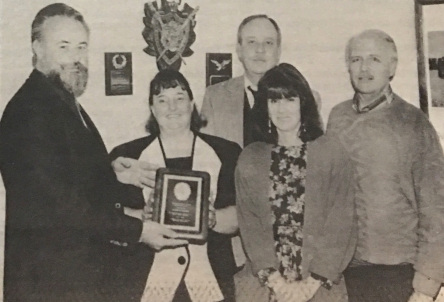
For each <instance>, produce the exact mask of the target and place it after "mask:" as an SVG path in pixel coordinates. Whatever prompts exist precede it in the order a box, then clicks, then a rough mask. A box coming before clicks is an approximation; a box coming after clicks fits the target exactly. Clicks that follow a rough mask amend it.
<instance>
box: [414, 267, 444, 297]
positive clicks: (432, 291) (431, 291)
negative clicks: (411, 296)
mask: <svg viewBox="0 0 444 302" xmlns="http://www.w3.org/2000/svg"><path fill="white" fill-rule="evenodd" d="M440 287H441V282H439V281H437V280H434V279H432V278H430V277H427V276H426V275H423V274H421V273H420V272H416V273H415V277H414V278H413V289H414V290H415V291H416V292H420V293H422V294H424V295H427V296H429V297H435V296H436V294H437V293H438V291H439V288H440Z"/></svg>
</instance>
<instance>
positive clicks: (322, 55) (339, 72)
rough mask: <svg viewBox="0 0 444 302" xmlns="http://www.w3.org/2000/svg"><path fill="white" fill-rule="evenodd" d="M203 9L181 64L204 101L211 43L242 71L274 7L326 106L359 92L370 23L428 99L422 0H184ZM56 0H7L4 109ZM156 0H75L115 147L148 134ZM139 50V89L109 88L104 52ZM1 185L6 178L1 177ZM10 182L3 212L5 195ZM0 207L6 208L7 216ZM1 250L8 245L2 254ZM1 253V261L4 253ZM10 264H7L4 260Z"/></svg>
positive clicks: (101, 112) (407, 83) (289, 53)
mask: <svg viewBox="0 0 444 302" xmlns="http://www.w3.org/2000/svg"><path fill="white" fill-rule="evenodd" d="M183 1H184V2H187V3H188V4H190V5H191V6H192V7H195V6H197V5H199V6H200V10H199V12H198V13H197V17H196V20H197V25H196V34H197V40H196V42H195V43H194V45H193V46H192V49H193V50H194V52H195V53H194V55H192V56H191V57H189V58H185V61H186V65H182V68H181V71H182V72H183V73H184V74H185V76H186V77H187V78H188V79H189V81H190V83H191V85H192V89H193V91H194V94H195V99H196V102H197V104H198V105H199V106H200V104H201V101H202V97H203V93H204V89H205V78H204V74H205V65H204V64H205V53H207V52H233V58H234V63H233V73H234V75H240V74H241V73H242V68H241V65H240V64H239V62H238V61H237V59H236V55H235V53H234V49H235V42H236V30H237V26H238V24H239V23H240V21H241V20H242V19H243V18H244V17H246V16H247V15H250V14H256V13H267V14H268V15H270V16H271V17H273V18H274V19H275V20H276V21H277V22H278V23H279V25H280V27H281V29H282V34H283V51H282V61H283V62H289V63H292V64H294V65H296V66H297V67H298V68H299V69H300V70H301V72H302V73H303V74H304V75H305V76H306V77H307V79H308V80H309V82H310V83H311V85H312V87H313V88H314V89H315V90H317V91H318V92H319V93H320V94H321V96H322V99H323V107H322V115H323V118H324V121H326V120H327V117H328V113H329V111H330V110H331V108H332V107H333V106H334V105H335V104H337V103H338V102H340V101H342V100H345V99H347V98H350V97H351V96H352V90H351V87H350V84H349V81H348V75H347V72H346V69H345V64H344V47H345V44H346V42H347V40H348V38H349V37H350V36H351V35H353V34H355V33H358V32H360V31H361V30H363V29H367V28H379V29H382V30H384V31H387V32H388V33H390V34H391V35H392V36H393V38H394V39H395V41H396V43H397V45H398V49H399V66H398V71H397V75H396V77H395V79H394V81H393V88H394V90H395V91H396V92H397V93H399V94H400V95H401V96H402V97H404V98H406V99H407V100H408V101H410V102H412V103H413V104H415V105H417V106H419V103H418V81H417V67H416V46H415V33H414V5H413V1H405V0H335V1H330V0H310V1H307V0H267V1H265V0H249V1H238V0H223V1H209V0H201V1H199V0H188V1H186V0H183ZM52 2H53V1H49V0H26V1H16V0H2V2H0V3H1V5H2V13H1V35H2V38H1V56H0V62H1V77H2V81H1V90H0V91H1V100H0V113H1V112H2V111H3V108H4V106H5V105H6V103H7V102H8V100H9V99H10V98H11V97H12V96H13V94H14V93H15V91H16V90H17V89H18V88H19V87H20V86H21V85H22V83H23V81H24V80H25V79H26V77H27V76H28V74H29V73H30V71H31V47H30V26H31V22H32V19H33V18H34V16H35V14H36V13H37V11H38V10H39V9H40V8H42V7H43V6H45V5H47V4H49V3H52ZM145 2H146V0H132V1H117V0H90V1H87V0H67V1H66V3H67V4H69V5H72V6H73V7H75V8H77V9H78V10H79V11H80V12H82V13H83V14H84V16H85V18H86V20H87V22H88V23H89V25H90V28H91V41H90V81H89V84H88V89H87V92H86V93H85V95H84V96H82V97H81V98H80V102H81V103H82V104H83V105H84V107H85V108H86V110H87V111H88V112H89V113H90V115H91V116H92V118H93V120H94V121H95V123H96V125H97V127H98V128H99V130H100V131H101V133H102V135H103V138H104V140H105V143H106V145H107V147H108V148H112V147H113V146H115V145H117V144H119V143H122V142H124V141H128V140H130V139H133V138H136V137H139V136H142V135H144V129H143V126H144V123H145V120H146V118H147V114H148V110H147V106H146V100H147V87H148V83H149V80H150V79H151V78H152V77H153V76H154V74H155V73H156V71H157V69H156V67H155V59H154V58H153V57H150V56H148V55H146V54H145V53H144V52H143V51H142V50H143V48H144V47H145V46H146V45H145V41H144V40H143V38H142V36H141V31H142V29H143V23H142V17H143V4H144V3H145ZM240 3H241V4H240ZM123 51H128V52H132V55H133V83H134V94H133V95H131V96H121V97H118V96H113V97H106V96H105V93H104V90H105V85H104V64H103V63H104V52H123ZM0 187H1V186H0ZM1 190H2V189H0V204H1V207H0V213H1V215H4V214H3V212H4V211H3V210H4V201H3V200H2V198H3V195H4V194H2V192H1ZM1 215H0V216H1ZM0 256H1V255H0ZM0 262H1V261H0ZM1 271H2V270H1Z"/></svg>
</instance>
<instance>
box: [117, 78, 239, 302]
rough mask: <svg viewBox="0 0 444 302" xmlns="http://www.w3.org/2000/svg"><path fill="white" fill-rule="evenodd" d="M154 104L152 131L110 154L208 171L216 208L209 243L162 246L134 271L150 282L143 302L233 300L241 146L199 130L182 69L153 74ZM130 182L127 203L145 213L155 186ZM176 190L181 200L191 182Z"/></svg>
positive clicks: (134, 210) (132, 209)
mask: <svg viewBox="0 0 444 302" xmlns="http://www.w3.org/2000/svg"><path fill="white" fill-rule="evenodd" d="M149 108H150V111H151V115H150V118H149V120H148V123H147V130H148V132H149V133H150V135H149V136H147V137H143V138H140V139H136V140H134V141H131V142H128V143H126V144H123V145H120V146H118V147H116V148H115V149H114V150H113V151H112V152H111V158H112V159H115V158H118V157H129V158H133V159H137V160H141V161H149V162H150V163H151V164H156V165H158V166H159V167H166V168H171V169H176V170H177V169H179V170H182V171H190V170H195V171H204V172H207V173H208V174H209V175H210V188H211V190H210V192H211V194H210V198H209V199H210V202H211V203H212V206H213V207H214V209H215V210H214V216H213V218H214V219H210V222H209V227H210V230H209V231H208V238H207V242H206V243H205V244H191V243H190V244H189V245H188V246H187V247H179V248H174V249H164V250H161V251H157V252H156V253H154V260H153V262H152V265H151V266H150V268H149V273H148V272H146V270H145V271H143V270H139V271H140V272H139V273H138V275H139V276H134V278H135V279H138V278H145V280H146V281H147V282H146V287H145V290H144V294H143V297H142V301H148V300H149V301H234V281H233V275H234V272H235V263H234V257H233V253H232V248H231V235H232V234H234V233H235V232H237V229H238V226H237V217H236V209H235V189H234V168H235V166H236V162H237V158H238V156H239V154H240V151H241V149H240V147H239V146H238V145H237V144H235V143H232V142H229V141H227V140H224V139H221V138H218V137H214V136H209V135H204V134H201V133H199V129H200V127H201V125H202V121H201V119H200V117H199V115H198V113H197V110H196V106H195V104H194V102H193V93H192V91H191V88H190V86H189V84H188V81H187V80H186V79H185V77H184V76H183V75H182V74H181V73H180V72H178V71H174V70H162V71H160V72H159V73H158V74H157V75H156V76H155V77H154V79H153V80H152V81H151V84H150V92H149ZM128 186H130V189H131V190H132V191H133V196H134V197H133V198H131V200H132V202H131V203H128V204H127V205H124V206H126V207H127V208H126V212H127V213H131V212H132V213H133V214H132V215H134V213H136V214H135V215H139V217H140V213H141V211H142V209H143V208H144V206H145V203H146V202H149V200H150V196H151V194H152V192H151V188H148V187H144V188H143V189H140V188H136V187H135V186H131V185H128ZM174 194H176V195H177V196H176V197H177V198H179V199H181V198H182V197H184V198H185V197H187V196H188V195H189V194H190V192H189V188H188V185H187V184H186V183H181V184H180V185H176V186H175V187H174ZM185 195H186V196H185ZM213 201H214V202H213ZM210 208H211V206H210ZM210 216H211V215H210ZM179 220H180V219H179ZM140 248H141V249H143V248H144V247H140ZM145 249H146V248H145ZM144 273H145V274H146V275H145V276H144V277H143V274H144ZM140 275H141V276H140Z"/></svg>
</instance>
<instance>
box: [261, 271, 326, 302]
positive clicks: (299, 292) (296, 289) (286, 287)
mask: <svg viewBox="0 0 444 302" xmlns="http://www.w3.org/2000/svg"><path fill="white" fill-rule="evenodd" d="M268 286H269V287H270V288H271V290H272V291H273V292H274V294H275V296H276V299H277V301H278V302H287V301H288V302H307V301H309V300H310V299H311V298H313V296H314V295H315V294H316V292H317V291H318V289H319V287H320V286H321V282H320V281H318V280H315V279H313V278H312V277H308V278H307V279H304V280H302V281H295V282H291V283H287V282H286V281H285V280H284V278H283V277H281V276H276V275H275V274H272V275H270V278H269V281H268Z"/></svg>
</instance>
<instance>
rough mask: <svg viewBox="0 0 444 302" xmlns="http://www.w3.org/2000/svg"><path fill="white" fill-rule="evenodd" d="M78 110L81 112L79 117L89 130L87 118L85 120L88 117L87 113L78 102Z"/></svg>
mask: <svg viewBox="0 0 444 302" xmlns="http://www.w3.org/2000/svg"><path fill="white" fill-rule="evenodd" d="M76 108H77V111H78V112H79V116H80V119H81V120H82V122H83V125H84V126H85V127H86V128H88V124H87V123H86V118H85V116H86V114H85V111H84V110H83V108H82V106H81V105H80V103H79V102H77V101H76Z"/></svg>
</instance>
